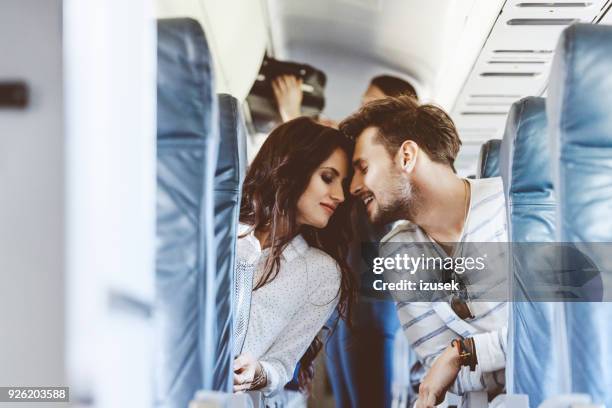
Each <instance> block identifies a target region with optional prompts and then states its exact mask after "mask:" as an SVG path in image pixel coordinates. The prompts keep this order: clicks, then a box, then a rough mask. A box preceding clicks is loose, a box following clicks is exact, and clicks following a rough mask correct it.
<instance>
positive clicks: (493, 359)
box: [381, 177, 508, 395]
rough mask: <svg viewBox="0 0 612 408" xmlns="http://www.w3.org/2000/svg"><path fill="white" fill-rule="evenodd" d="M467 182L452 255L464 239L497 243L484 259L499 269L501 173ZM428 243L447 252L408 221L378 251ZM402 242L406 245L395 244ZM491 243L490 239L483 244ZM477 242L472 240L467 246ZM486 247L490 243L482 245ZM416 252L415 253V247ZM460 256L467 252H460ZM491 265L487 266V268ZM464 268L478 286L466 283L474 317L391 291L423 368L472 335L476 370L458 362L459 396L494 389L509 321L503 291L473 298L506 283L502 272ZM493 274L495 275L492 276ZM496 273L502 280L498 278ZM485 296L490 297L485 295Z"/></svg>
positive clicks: (502, 256)
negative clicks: (465, 202)
mask: <svg viewBox="0 0 612 408" xmlns="http://www.w3.org/2000/svg"><path fill="white" fill-rule="evenodd" d="M468 181H469V183H470V186H471V196H470V206H469V210H468V216H467V219H466V221H465V225H464V228H463V233H462V235H461V238H460V242H459V243H457V245H456V249H455V252H454V254H453V256H454V257H456V256H458V251H461V249H460V248H462V247H469V245H468V244H467V243H470V242H471V243H495V242H497V243H500V244H497V245H496V248H498V249H499V248H501V250H500V251H497V253H496V254H492V255H490V256H489V259H487V264H488V265H487V268H489V264H493V265H494V267H495V265H496V264H495V262H499V264H498V265H499V267H497V270H498V271H504V270H507V267H506V266H507V263H506V262H507V258H506V250H505V248H506V244H505V242H507V241H508V233H507V221H506V209H505V199H504V194H503V187H502V181H501V178H499V177H495V178H489V179H477V180H468ZM415 242H416V243H428V244H427V248H431V249H430V250H431V251H432V252H437V253H432V254H427V255H428V256H429V255H433V256H440V257H446V256H447V255H446V254H445V253H444V252H443V250H442V249H441V247H440V246H439V245H438V244H436V243H435V242H434V241H433V240H431V238H430V237H429V236H428V235H427V234H426V232H425V231H424V230H422V229H421V228H420V227H418V226H417V225H415V224H413V223H410V222H408V221H406V222H403V223H401V224H399V225H397V226H396V227H395V228H394V229H393V231H391V232H390V233H389V234H387V235H386V236H385V237H384V238H383V240H382V244H381V256H384V257H394V256H396V255H397V254H398V253H401V254H402V255H403V254H406V253H408V254H410V247H411V246H413V247H414V246H415V245H414V244H411V243H415ZM398 243H406V245H403V244H398ZM485 245H490V244H485ZM476 246H477V245H475V244H472V247H476ZM487 248H490V246H489V247H487ZM415 251H416V252H415ZM413 252H414V254H412V255H413V256H414V257H418V256H422V254H423V245H420V246H418V249H415V250H413ZM460 255H461V256H466V254H465V253H461V254H460ZM489 270H491V269H489ZM478 273H479V272H478V271H475V270H474V271H469V272H465V273H464V274H463V275H462V276H463V277H464V278H466V279H467V280H468V281H469V282H472V283H478V287H479V288H480V290H479V291H475V290H474V287H476V285H475V284H474V285H471V284H469V283H468V284H466V291H467V294H468V297H470V299H471V300H472V301H471V302H470V303H469V306H470V310H471V312H472V315H473V316H474V317H473V318H471V319H470V318H468V319H465V320H463V319H461V318H460V317H458V316H457V314H456V313H455V312H454V311H453V309H452V308H451V306H450V304H449V303H448V301H438V302H423V301H411V300H408V301H406V299H405V298H403V299H402V298H401V297H400V296H399V295H398V294H397V293H396V292H392V294H393V295H394V298H395V300H396V307H397V313H398V317H399V320H400V322H401V324H402V328H403V330H404V333H405V335H406V337H407V338H408V342H409V343H410V346H411V347H412V349H413V350H414V351H415V352H416V354H417V355H418V357H419V359H420V360H421V362H422V363H423V365H424V366H425V368H426V369H429V368H430V367H431V366H432V364H433V363H434V361H435V360H436V358H437V357H438V356H439V355H440V354H441V353H442V351H444V349H445V348H446V347H448V346H449V345H450V343H451V341H452V340H453V339H456V338H459V337H462V338H467V337H472V338H473V339H474V343H475V348H476V355H477V358H478V365H477V367H476V371H474V372H470V370H469V367H462V369H461V371H460V372H459V375H458V377H457V380H456V381H455V383H454V385H453V387H452V388H451V391H452V392H454V393H456V394H458V395H462V394H464V393H465V392H468V391H480V390H493V389H496V388H499V386H502V385H503V384H504V367H505V363H506V358H505V354H506V342H507V326H508V308H507V302H505V301H504V299H505V298H504V297H503V296H497V300H498V301H473V300H474V298H475V297H476V296H477V295H476V293H479V294H481V295H482V294H483V293H486V290H484V291H483V290H482V286H483V285H482V283H483V282H486V284H485V285H484V286H486V287H487V288H488V289H490V290H492V291H493V292H495V290H498V291H499V290H500V287H501V288H502V289H501V290H502V291H503V290H504V288H505V285H506V284H507V277H506V276H505V273H503V272H502V273H496V274H489V276H485V275H482V274H483V273H486V271H485V272H480V274H481V275H482V276H479V275H478ZM394 275H397V277H395V278H391V279H388V274H385V279H386V280H395V279H402V278H405V277H406V272H403V271H402V272H400V273H394ZM494 275H495V276H494ZM500 277H501V279H502V280H503V282H502V281H500ZM487 300H489V299H487Z"/></svg>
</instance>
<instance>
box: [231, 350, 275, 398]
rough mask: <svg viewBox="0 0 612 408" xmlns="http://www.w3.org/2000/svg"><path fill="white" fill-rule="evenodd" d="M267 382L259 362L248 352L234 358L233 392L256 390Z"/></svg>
mask: <svg viewBox="0 0 612 408" xmlns="http://www.w3.org/2000/svg"><path fill="white" fill-rule="evenodd" d="M266 383H267V379H266V375H265V373H264V370H263V367H262V366H261V363H260V362H259V361H257V359H256V358H255V357H253V356H251V355H249V354H241V355H239V356H238V357H236V358H235V359H234V392H240V391H248V390H257V389H259V388H263V387H264V386H265V385H266Z"/></svg>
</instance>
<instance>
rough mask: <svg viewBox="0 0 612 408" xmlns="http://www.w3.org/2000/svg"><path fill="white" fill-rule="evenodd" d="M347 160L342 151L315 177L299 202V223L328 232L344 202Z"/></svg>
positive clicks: (321, 168) (331, 157)
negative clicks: (331, 218)
mask: <svg viewBox="0 0 612 408" xmlns="http://www.w3.org/2000/svg"><path fill="white" fill-rule="evenodd" d="M348 169H349V167H348V157H347V156H346V153H344V151H343V150H342V149H340V148H337V149H336V150H334V151H333V153H332V154H331V155H330V156H329V157H328V158H327V159H326V160H325V161H324V162H323V163H321V164H320V165H319V167H318V168H317V169H316V170H315V171H314V173H312V176H311V177H310V181H309V182H308V186H306V190H305V191H304V193H302V196H301V197H300V198H299V200H298V202H297V222H298V224H299V225H311V226H313V227H315V228H325V226H327V223H328V222H329V219H330V217H331V216H332V215H333V214H334V212H335V211H336V208H337V207H338V206H339V205H340V204H341V203H342V202H343V201H344V190H343V188H342V182H343V181H344V179H345V178H346V177H347V175H348Z"/></svg>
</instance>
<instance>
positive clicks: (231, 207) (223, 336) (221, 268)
mask: <svg viewBox="0 0 612 408" xmlns="http://www.w3.org/2000/svg"><path fill="white" fill-rule="evenodd" d="M218 99H219V134H220V143H219V156H218V160H217V169H216V173H215V244H216V249H217V252H216V253H217V271H216V284H217V287H216V303H217V305H216V310H217V316H216V331H217V335H215V340H216V341H217V343H216V348H217V351H216V354H215V355H216V356H217V360H216V362H215V367H214V371H213V373H214V379H213V381H214V384H213V389H214V390H217V391H226V392H232V384H233V381H232V378H233V376H232V375H233V371H232V369H231V365H232V361H233V357H234V355H236V354H237V353H236V352H235V351H234V350H233V349H232V345H233V344H235V343H238V344H242V341H241V340H240V339H239V341H235V339H236V337H235V336H234V333H235V330H234V327H236V326H235V324H234V307H235V305H236V302H235V298H234V297H235V295H236V292H237V290H238V288H240V285H241V282H242V281H243V280H244V279H242V280H241V279H238V280H236V275H235V273H236V271H235V267H234V264H235V258H236V237H237V234H238V228H237V227H238V214H239V212H240V196H241V186H242V180H243V179H244V171H245V167H246V163H245V161H246V133H245V125H244V121H243V117H242V114H241V111H240V106H239V103H238V101H237V100H236V98H234V97H233V96H231V95H228V94H220V95H218ZM242 286H246V285H245V284H244V283H242ZM250 291H251V286H250V283H249V286H248V292H249V293H250ZM249 303H250V302H249ZM246 312H247V317H248V309H247V311H246ZM242 321H244V319H243V318H242V319H239V320H238V322H242ZM240 327H241V330H240V333H242V334H244V333H245V332H246V326H244V325H242V326H240ZM238 337H242V340H243V339H244V337H243V335H242V336H238Z"/></svg>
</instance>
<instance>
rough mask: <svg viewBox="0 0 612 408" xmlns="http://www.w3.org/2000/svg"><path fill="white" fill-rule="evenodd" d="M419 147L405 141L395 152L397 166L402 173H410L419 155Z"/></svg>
mask: <svg viewBox="0 0 612 408" xmlns="http://www.w3.org/2000/svg"><path fill="white" fill-rule="evenodd" d="M419 150H420V148H419V145H418V144H416V143H415V142H414V141H412V140H406V141H405V142H404V143H402V145H401V146H400V148H399V151H398V152H397V158H398V160H399V165H400V167H401V168H402V170H403V171H404V172H407V173H411V172H412V170H413V169H414V166H415V165H416V160H417V157H418V155H419Z"/></svg>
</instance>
